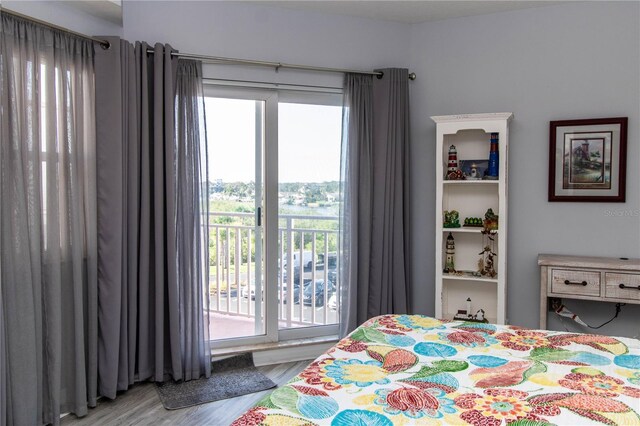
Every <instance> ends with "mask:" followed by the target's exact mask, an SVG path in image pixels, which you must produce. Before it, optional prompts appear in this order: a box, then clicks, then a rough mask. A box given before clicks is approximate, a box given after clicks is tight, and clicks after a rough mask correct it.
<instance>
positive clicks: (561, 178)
mask: <svg viewBox="0 0 640 426" xmlns="http://www.w3.org/2000/svg"><path fill="white" fill-rule="evenodd" d="M626 157H627V117H616V118H596V119H589V120H564V121H552V122H551V125H550V129H549V201H595V202H620V203H623V202H624V201H625V179H626V168H627V161H626Z"/></svg>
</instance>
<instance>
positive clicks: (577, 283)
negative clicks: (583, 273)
mask: <svg viewBox="0 0 640 426" xmlns="http://www.w3.org/2000/svg"><path fill="white" fill-rule="evenodd" d="M564 283H565V284H566V285H582V286H586V285H587V282H586V281H581V282H578V281H569V280H564Z"/></svg>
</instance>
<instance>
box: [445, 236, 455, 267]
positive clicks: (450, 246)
mask: <svg viewBox="0 0 640 426" xmlns="http://www.w3.org/2000/svg"><path fill="white" fill-rule="evenodd" d="M445 254H446V256H447V260H446V261H445V263H444V272H446V273H449V274H451V273H454V272H456V265H455V261H454V259H453V256H454V255H455V254H456V244H455V241H454V240H453V235H451V232H449V236H448V237H447V248H446V250H445Z"/></svg>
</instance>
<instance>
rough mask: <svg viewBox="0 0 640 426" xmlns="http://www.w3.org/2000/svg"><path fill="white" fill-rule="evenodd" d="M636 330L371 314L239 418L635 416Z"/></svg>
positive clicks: (564, 419)
mask: <svg viewBox="0 0 640 426" xmlns="http://www.w3.org/2000/svg"><path fill="white" fill-rule="evenodd" d="M639 413H640V341H638V340H635V339H629V338H619V337H616V338H613V337H607V336H599V335H592V334H577V333H567V332H557V331H540V330H529V329H523V328H519V327H515V326H501V325H492V324H484V323H474V322H460V321H442V320H437V319H435V318H431V317H427V316H421V315H384V316H380V317H376V318H372V319H370V320H368V321H367V322H365V323H364V324H362V325H361V326H360V327H358V328H357V329H356V330H354V331H353V332H352V333H351V334H350V335H349V336H347V337H346V338H344V339H342V340H341V341H340V342H338V344H336V345H335V346H334V347H332V348H331V349H329V350H328V351H327V352H326V353H324V354H323V355H321V356H320V357H318V358H317V359H316V360H315V361H314V362H312V363H311V364H310V365H309V366H308V367H307V368H306V369H305V370H303V371H302V372H301V373H300V374H299V375H297V376H296V377H294V378H293V379H292V380H291V381H289V383H287V384H286V385H285V386H282V387H279V388H278V389H276V390H274V391H273V392H272V393H271V394H270V395H268V396H267V397H265V398H264V399H263V400H262V401H260V402H259V403H258V404H257V405H256V406H255V407H253V408H252V409H251V410H249V411H247V412H246V413H245V414H243V415H242V416H241V417H239V418H238V419H237V420H236V421H235V422H234V423H233V426H240V425H276V424H277V425H313V424H328V425H341V426H342V425H344V426H347V425H349V426H351V425H367V426H386V425H408V424H420V425H422V424H425V425H431V424H454V425H458V424H471V425H483V426H492V425H500V424H511V425H517V426H537V425H545V424H556V425H587V424H605V425H640V414H639Z"/></svg>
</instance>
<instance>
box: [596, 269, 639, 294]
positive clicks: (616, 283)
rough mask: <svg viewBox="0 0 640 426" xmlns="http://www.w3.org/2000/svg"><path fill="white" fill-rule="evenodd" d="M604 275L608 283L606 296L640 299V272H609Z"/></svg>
mask: <svg viewBox="0 0 640 426" xmlns="http://www.w3.org/2000/svg"><path fill="white" fill-rule="evenodd" d="M604 275H605V282H606V284H607V287H606V294H605V296H606V297H611V298H615V299H631V300H640V274H618V273H612V272H607V273H605V274H604Z"/></svg>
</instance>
